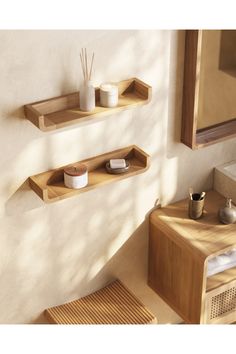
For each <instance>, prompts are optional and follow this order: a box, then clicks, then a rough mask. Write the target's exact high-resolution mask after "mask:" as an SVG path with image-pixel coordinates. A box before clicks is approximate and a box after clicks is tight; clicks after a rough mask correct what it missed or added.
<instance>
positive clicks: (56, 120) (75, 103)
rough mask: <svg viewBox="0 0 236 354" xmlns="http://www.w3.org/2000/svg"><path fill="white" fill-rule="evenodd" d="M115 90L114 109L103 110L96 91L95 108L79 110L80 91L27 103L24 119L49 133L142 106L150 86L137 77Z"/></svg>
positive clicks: (148, 98) (98, 92) (148, 96)
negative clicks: (116, 104) (117, 90)
mask: <svg viewBox="0 0 236 354" xmlns="http://www.w3.org/2000/svg"><path fill="white" fill-rule="evenodd" d="M118 87H119V102H118V106H117V107H114V108H105V107H102V106H101V105H100V90H99V88H96V91H95V95H96V107H95V109H94V110H93V111H92V112H83V111H80V109H79V92H75V93H71V94H69V95H64V96H59V97H54V98H50V99H48V100H44V101H40V102H35V103H31V104H27V105H25V106H24V110H25V116H26V118H27V119H29V120H30V121H31V122H32V123H33V124H34V125H36V127H38V128H39V129H40V130H42V131H49V130H55V129H59V128H63V127H67V126H69V125H73V124H77V123H80V122H82V121H85V120H89V119H92V118H96V117H101V116H105V115H109V114H111V113H115V112H118V111H122V110H125V109H128V108H132V107H135V106H138V105H144V104H146V103H148V102H149V101H150V98H151V86H149V85H147V84H145V83H144V82H142V81H141V80H139V79H137V78H132V79H129V80H124V81H120V82H119V83H118Z"/></svg>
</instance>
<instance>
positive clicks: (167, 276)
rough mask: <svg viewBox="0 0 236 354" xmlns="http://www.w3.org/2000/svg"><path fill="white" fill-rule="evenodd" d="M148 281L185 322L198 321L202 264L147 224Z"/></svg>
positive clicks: (154, 227)
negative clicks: (148, 227) (148, 229)
mask: <svg viewBox="0 0 236 354" xmlns="http://www.w3.org/2000/svg"><path fill="white" fill-rule="evenodd" d="M149 232H150V233H149V270H148V283H149V285H150V286H151V288H153V290H154V291H156V292H157V294H158V295H160V296H161V297H162V298H163V299H164V300H165V301H166V302H167V303H168V304H169V305H170V306H171V307H172V308H173V309H174V310H175V311H176V312H177V313H178V314H179V315H180V316H181V317H183V319H184V320H185V321H186V322H189V323H200V317H201V299H202V277H203V276H202V273H203V269H202V265H201V264H200V262H199V261H198V259H197V258H196V259H195V258H194V257H193V255H192V254H190V253H189V252H188V250H186V249H184V247H180V246H178V245H177V244H176V243H174V242H173V241H171V240H170V239H169V238H168V235H166V234H165V233H164V232H163V231H161V230H160V229H159V228H157V227H156V226H154V225H153V224H150V231H149Z"/></svg>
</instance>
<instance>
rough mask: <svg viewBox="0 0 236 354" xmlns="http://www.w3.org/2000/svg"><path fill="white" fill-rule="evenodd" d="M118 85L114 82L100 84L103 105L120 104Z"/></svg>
mask: <svg viewBox="0 0 236 354" xmlns="http://www.w3.org/2000/svg"><path fill="white" fill-rule="evenodd" d="M118 96H119V92H118V86H117V85H115V84H112V83H104V84H101V85H100V103H101V106H103V107H111V108H112V107H116V106H117V104H118Z"/></svg>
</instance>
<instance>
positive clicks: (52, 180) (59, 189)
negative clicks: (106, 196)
mask: <svg viewBox="0 0 236 354" xmlns="http://www.w3.org/2000/svg"><path fill="white" fill-rule="evenodd" d="M111 158H115V159H118V158H119V159H122V158H124V159H126V160H127V161H128V162H129V164H130V168H129V171H128V172H126V173H124V174H119V175H113V174H109V173H107V171H106V168H105V164H106V162H107V161H108V160H110V159H111ZM149 159H150V157H149V155H148V154H146V153H145V152H144V151H143V150H141V149H140V148H138V147H137V146H135V145H131V146H128V147H126V148H123V149H119V150H115V151H112V152H108V153H105V154H102V155H99V156H95V157H92V158H89V159H87V160H83V161H79V162H76V163H74V164H73V165H75V166H76V164H78V163H83V164H85V165H86V166H87V168H88V185H87V186H86V187H84V188H81V189H71V188H67V187H66V186H65V185H64V173H63V170H64V168H65V166H63V167H60V168H57V169H54V170H50V171H47V172H43V173H40V174H37V175H35V176H31V177H29V184H30V187H31V188H32V189H33V190H34V192H35V193H37V195H38V196H39V197H40V198H41V199H42V200H43V201H44V202H46V203H49V202H54V201H57V200H60V199H65V198H70V197H72V196H74V195H76V194H80V193H84V192H87V191H89V190H91V189H94V188H97V187H99V186H102V185H105V184H108V183H112V182H115V181H119V180H121V179H124V178H128V177H130V176H134V175H137V174H140V173H143V172H144V171H146V170H147V169H148V168H149Z"/></svg>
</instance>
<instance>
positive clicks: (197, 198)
mask: <svg viewBox="0 0 236 354" xmlns="http://www.w3.org/2000/svg"><path fill="white" fill-rule="evenodd" d="M204 201H205V194H204V196H202V193H194V194H192V195H191V198H190V199H189V208H188V212H189V217H190V219H194V220H196V219H199V218H200V217H201V216H202V213H203V209H204Z"/></svg>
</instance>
